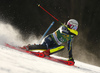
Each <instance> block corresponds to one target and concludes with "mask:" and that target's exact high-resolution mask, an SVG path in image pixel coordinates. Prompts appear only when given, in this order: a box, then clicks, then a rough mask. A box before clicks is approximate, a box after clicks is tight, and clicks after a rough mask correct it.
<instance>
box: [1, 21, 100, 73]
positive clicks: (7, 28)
mask: <svg viewBox="0 0 100 73" xmlns="http://www.w3.org/2000/svg"><path fill="white" fill-rule="evenodd" d="M12 34H13V35H12ZM37 39H39V38H37V37H36V36H34V35H32V36H30V37H29V39H27V40H24V41H23V40H22V35H21V34H20V31H19V30H18V29H16V28H14V27H13V26H11V24H8V23H4V22H0V73H100V67H97V66H94V65H90V64H86V63H83V62H79V61H77V60H75V65H76V66H78V67H79V68H78V67H74V66H67V65H64V64H60V63H56V62H53V61H50V60H46V59H43V58H39V57H36V56H33V55H30V54H27V53H23V52H20V51H17V50H14V49H11V48H8V47H6V46H4V43H5V42H6V43H9V44H11V45H12V44H13V45H15V46H23V45H25V44H29V43H30V44H31V43H32V44H33V43H34V42H35V43H36V42H37ZM32 40H34V41H32ZM26 41H27V42H26ZM52 56H54V57H57V58H62V57H58V56H56V55H52ZM63 59H66V58H63Z"/></svg>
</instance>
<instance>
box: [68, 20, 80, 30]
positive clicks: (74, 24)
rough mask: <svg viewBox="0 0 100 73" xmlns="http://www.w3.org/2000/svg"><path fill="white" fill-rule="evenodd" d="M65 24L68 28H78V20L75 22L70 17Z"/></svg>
mask: <svg viewBox="0 0 100 73" xmlns="http://www.w3.org/2000/svg"><path fill="white" fill-rule="evenodd" d="M67 26H68V27H69V28H70V29H73V30H77V29H78V22H77V21H76V20H75V19H70V20H69V21H68V22H67Z"/></svg>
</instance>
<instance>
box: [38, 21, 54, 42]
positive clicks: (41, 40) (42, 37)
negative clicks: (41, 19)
mask: <svg viewBox="0 0 100 73" xmlns="http://www.w3.org/2000/svg"><path fill="white" fill-rule="evenodd" d="M53 24H54V21H53V22H52V23H51V25H50V26H49V27H48V29H47V30H46V32H45V33H44V34H43V36H42V37H41V39H40V40H39V43H41V41H42V40H43V38H44V37H45V35H46V34H47V32H48V31H49V30H50V28H51V27H52V26H53Z"/></svg>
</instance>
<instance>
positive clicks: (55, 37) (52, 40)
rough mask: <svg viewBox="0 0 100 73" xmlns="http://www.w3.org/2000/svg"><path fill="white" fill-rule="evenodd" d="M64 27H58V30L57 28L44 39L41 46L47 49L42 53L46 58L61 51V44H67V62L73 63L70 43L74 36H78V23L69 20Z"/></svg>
mask: <svg viewBox="0 0 100 73" xmlns="http://www.w3.org/2000/svg"><path fill="white" fill-rule="evenodd" d="M66 25H67V27H66ZM66 25H65V26H64V25H62V26H60V28H58V29H57V30H56V31H55V32H53V33H51V34H50V35H48V36H47V37H46V38H45V39H44V42H43V43H42V45H43V46H46V47H47V48H49V49H48V50H46V51H44V52H43V53H44V54H45V55H46V56H49V55H50V54H52V53H55V52H58V51H61V50H63V49H64V46H61V44H62V43H64V42H67V43H68V52H69V59H68V61H74V59H73V55H72V41H73V39H74V36H76V35H78V32H77V31H76V30H77V29H78V22H77V21H76V20H75V19H70V20H69V21H68V22H67V24H66ZM50 48H51V49H50Z"/></svg>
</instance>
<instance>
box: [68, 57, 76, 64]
mask: <svg viewBox="0 0 100 73" xmlns="http://www.w3.org/2000/svg"><path fill="white" fill-rule="evenodd" d="M67 61H73V62H74V63H75V61H74V59H73V57H70V58H69V59H68V60H67Z"/></svg>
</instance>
